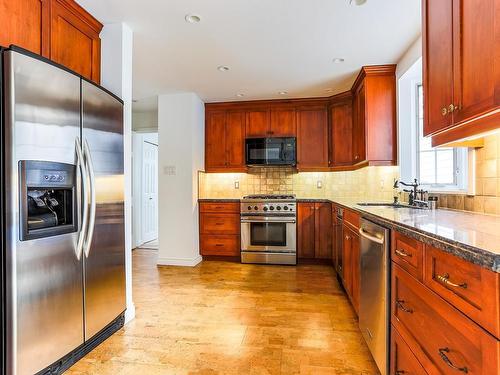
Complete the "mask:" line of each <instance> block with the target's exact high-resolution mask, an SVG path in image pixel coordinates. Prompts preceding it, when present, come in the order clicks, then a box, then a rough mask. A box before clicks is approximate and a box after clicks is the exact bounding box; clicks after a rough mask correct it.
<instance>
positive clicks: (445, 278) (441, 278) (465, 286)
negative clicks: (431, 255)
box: [437, 273, 467, 289]
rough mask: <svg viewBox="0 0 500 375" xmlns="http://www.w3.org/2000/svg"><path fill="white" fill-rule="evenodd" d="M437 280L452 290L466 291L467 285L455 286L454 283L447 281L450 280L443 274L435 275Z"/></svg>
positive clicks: (447, 275) (448, 276)
mask: <svg viewBox="0 0 500 375" xmlns="http://www.w3.org/2000/svg"><path fill="white" fill-rule="evenodd" d="M437 279H438V280H439V281H441V282H442V283H443V284H445V285H449V286H452V287H454V288H464V289H467V283H462V284H455V283H452V282H451V281H450V280H449V279H450V275H449V274H447V273H445V274H444V275H437Z"/></svg>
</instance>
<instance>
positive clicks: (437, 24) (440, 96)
mask: <svg viewBox="0 0 500 375" xmlns="http://www.w3.org/2000/svg"><path fill="white" fill-rule="evenodd" d="M480 1H481V0H480ZM422 4H423V9H422V12H423V14H424V22H423V35H424V46H423V57H424V64H423V71H424V103H425V104H424V135H428V134H431V133H434V132H436V131H438V130H442V129H445V128H447V127H449V126H451V125H452V116H448V110H449V106H450V105H451V104H452V103H453V92H452V90H453V84H452V82H453V19H452V16H453V0H440V1H431V0H424V1H423V2H422Z"/></svg>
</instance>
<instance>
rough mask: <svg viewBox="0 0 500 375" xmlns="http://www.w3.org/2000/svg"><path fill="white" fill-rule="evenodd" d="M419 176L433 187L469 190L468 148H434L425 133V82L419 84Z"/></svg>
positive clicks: (417, 157)
mask: <svg viewBox="0 0 500 375" xmlns="http://www.w3.org/2000/svg"><path fill="white" fill-rule="evenodd" d="M416 90H417V94H416V97H417V104H416V107H417V108H416V109H417V110H416V115H417V121H416V129H415V130H416V132H417V134H416V137H415V139H416V140H417V155H416V159H415V161H416V168H415V169H416V178H417V179H418V181H419V182H420V184H422V185H425V186H426V187H427V188H428V189H430V190H434V191H435V190H463V189H466V180H467V178H466V173H467V149H466V148H465V149H464V148H452V147H439V148H433V147H432V144H431V138H430V137H424V136H423V125H424V100H423V98H424V93H423V87H422V85H421V84H417V85H416Z"/></svg>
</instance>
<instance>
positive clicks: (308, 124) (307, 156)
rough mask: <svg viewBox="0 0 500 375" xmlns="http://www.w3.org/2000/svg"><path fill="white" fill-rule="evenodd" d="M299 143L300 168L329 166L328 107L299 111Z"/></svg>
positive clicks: (298, 164)
mask: <svg viewBox="0 0 500 375" xmlns="http://www.w3.org/2000/svg"><path fill="white" fill-rule="evenodd" d="M297 144H298V161H297V167H298V168H299V169H300V170H315V169H326V168H328V121H327V110H326V108H318V109H301V110H298V111H297Z"/></svg>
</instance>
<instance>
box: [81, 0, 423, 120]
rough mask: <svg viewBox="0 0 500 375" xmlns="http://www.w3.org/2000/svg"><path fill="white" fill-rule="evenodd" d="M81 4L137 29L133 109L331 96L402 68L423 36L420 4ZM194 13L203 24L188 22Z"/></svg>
mask: <svg viewBox="0 0 500 375" xmlns="http://www.w3.org/2000/svg"><path fill="white" fill-rule="evenodd" d="M78 2H79V3H80V4H81V5H82V6H83V7H84V8H86V9H87V10H88V11H89V12H91V13H92V14H93V15H94V16H95V17H96V18H97V19H99V20H100V21H101V22H103V23H111V22H119V21H122V22H125V23H127V24H128V25H129V26H130V27H131V28H132V29H133V31H134V57H133V58H134V68H133V74H134V78H133V85H134V89H133V90H134V99H136V100H138V102H137V103H135V106H134V108H135V110H150V109H153V108H154V106H155V105H156V100H152V99H151V98H152V97H154V96H156V95H159V94H166V93H175V92H186V91H192V92H196V93H197V94H198V95H199V96H200V97H201V98H202V99H203V100H204V101H206V102H215V101H226V100H251V99H270V98H284V97H289V98H293V97H295V98H297V97H312V96H325V95H331V94H333V93H337V92H341V91H344V90H346V89H348V88H349V87H350V86H351V84H352V82H353V80H354V78H355V75H356V74H357V72H358V70H359V68H360V67H361V66H363V65H370V64H385V63H396V62H397V61H398V60H399V58H400V57H401V56H402V54H403V53H404V52H405V51H406V49H407V48H408V47H409V46H410V44H411V43H412V42H413V41H414V40H415V39H416V38H417V37H418V35H419V34H420V0H368V2H367V3H366V4H365V5H363V6H351V5H349V0H141V1H138V0H78ZM188 13H194V14H197V15H199V16H200V17H201V22H200V23H197V24H190V23H187V22H185V20H184V17H185V15H186V14H188ZM334 57H341V58H344V59H345V62H343V63H341V64H335V63H333V62H332V59H333V58H334ZM219 65H226V66H228V67H229V68H230V70H229V71H227V72H220V71H218V70H217V66H219ZM328 88H331V89H332V92H326V91H325V90H326V89H328ZM280 91H287V92H288V94H287V95H279V94H278V92H280ZM237 93H244V94H245V96H244V97H242V98H239V97H237V96H236V94H237Z"/></svg>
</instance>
